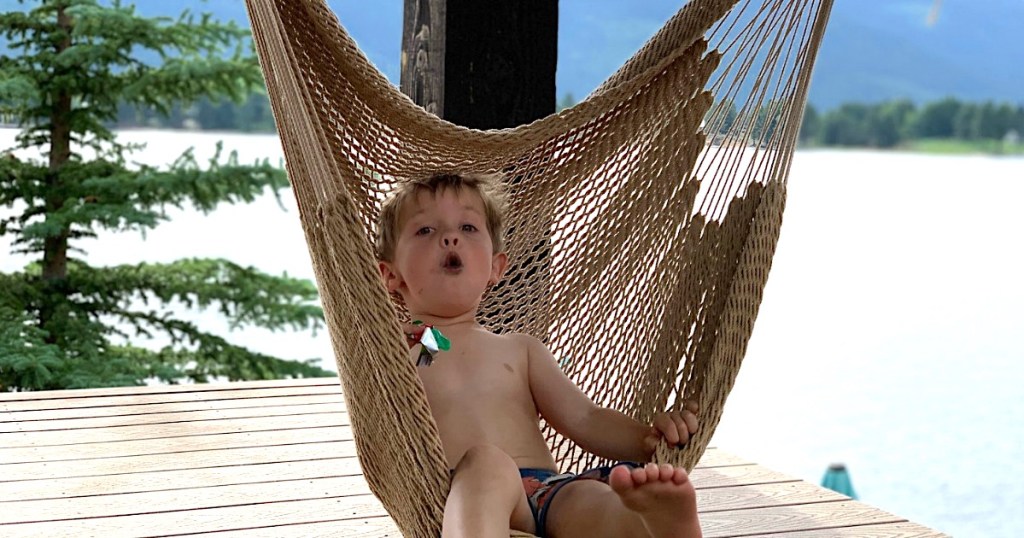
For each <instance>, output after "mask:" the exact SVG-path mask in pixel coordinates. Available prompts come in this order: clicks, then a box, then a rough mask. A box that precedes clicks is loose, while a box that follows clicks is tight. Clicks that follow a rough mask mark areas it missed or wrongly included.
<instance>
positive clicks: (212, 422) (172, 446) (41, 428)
mask: <svg viewBox="0 0 1024 538" xmlns="http://www.w3.org/2000/svg"><path fill="white" fill-rule="evenodd" d="M348 424H349V422H348V414H347V412H346V411H345V405H344V402H343V400H342V396H341V390H340V387H339V386H338V384H337V383H336V380H334V379H319V380H299V381H271V382H249V383H231V384H223V385H191V386H173V387H167V386H162V387H148V388H147V387H143V388H126V389H96V390H80V391H60V392H41V393H20V394H19V393H14V394H9V393H7V394H0V536H4V537H10V538H13V537H16V536H47V537H50V536H104V537H117V536H193V535H199V534H202V535H204V536H211V537H221V536H246V537H257V536H267V537H284V536H346V537H365V538H371V537H383V536H392V537H393V536H398V532H397V530H396V528H395V526H394V525H393V524H392V522H391V520H390V519H389V518H388V517H387V514H386V513H385V512H384V509H383V508H382V507H381V505H380V503H379V502H378V501H377V500H376V498H374V497H373V496H372V495H371V494H370V492H369V489H368V487H367V485H366V483H365V482H364V480H363V477H362V476H361V474H360V473H361V469H360V467H359V463H358V461H357V460H356V457H355V446H354V443H353V442H352V432H351V429H350V428H349V425H348ZM691 476H692V478H693V481H694V483H695V484H696V486H697V491H698V493H699V501H698V506H699V507H700V510H701V523H702V525H703V527H704V535H705V536H707V537H727V536H793V537H805V538H811V537H830V536H871V537H910V536H915V537H916V536H929V537H930V536H943V535H942V534H941V533H938V532H936V531H933V530H931V529H928V528H925V527H923V526H921V525H917V524H915V523H911V522H908V521H906V520H905V519H903V518H900V517H898V516H894V515H892V514H889V513H886V512H883V511H880V510H878V509H875V508H873V507H870V506H868V505H866V504H863V503H859V502H856V501H852V500H850V499H848V498H846V497H843V496H842V495H839V494H836V493H833V492H831V491H828V490H825V489H822V488H819V487H817V486H814V485H812V484H808V483H806V482H801V481H799V480H796V479H794V478H791V477H788V476H785V475H783V474H780V473H777V472H775V471H772V470H770V469H766V468H764V467H761V466H758V465H755V464H753V463H749V462H746V461H743V460H742V459H740V458H738V457H736V456H733V455H731V454H728V453H725V452H722V451H720V450H716V449H710V450H708V451H707V453H706V455H705V456H704V458H703V460H702V461H701V463H700V465H698V467H697V469H695V470H694V472H693V473H692V475H691Z"/></svg>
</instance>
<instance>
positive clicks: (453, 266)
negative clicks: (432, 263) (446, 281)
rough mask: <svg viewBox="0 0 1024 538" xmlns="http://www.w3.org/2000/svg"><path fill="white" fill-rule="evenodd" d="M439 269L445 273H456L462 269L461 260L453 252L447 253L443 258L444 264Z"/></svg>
mask: <svg viewBox="0 0 1024 538" xmlns="http://www.w3.org/2000/svg"><path fill="white" fill-rule="evenodd" d="M441 267H442V268H444V269H445V270H446V271H458V270H460V269H462V258H461V257H459V255H458V254H456V253H454V252H449V253H448V255H447V256H445V257H444V262H443V263H441Z"/></svg>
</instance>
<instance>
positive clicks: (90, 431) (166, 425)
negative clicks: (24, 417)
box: [0, 406, 348, 450]
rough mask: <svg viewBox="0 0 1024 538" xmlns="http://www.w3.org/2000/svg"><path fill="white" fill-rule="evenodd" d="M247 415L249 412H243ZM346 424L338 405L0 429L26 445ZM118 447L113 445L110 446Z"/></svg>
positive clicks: (3, 442)
mask: <svg viewBox="0 0 1024 538" xmlns="http://www.w3.org/2000/svg"><path fill="white" fill-rule="evenodd" d="M244 414H249V413H244ZM347 425H348V414H347V413H341V412H339V411H338V409H337V407H336V406H335V407H331V408H329V409H328V410H327V411H322V412H319V413H302V414H295V415H262V416H261V415H258V414H257V415H255V416H244V417H239V418H219V419H216V418H211V419H208V420H203V421H188V420H187V419H179V420H170V421H165V422H163V423H155V424H146V423H142V424H129V423H125V424H121V425H111V426H106V427H95V428H78V429H54V430H40V431H7V432H0V446H3V447H5V448H27V447H47V446H65V447H67V446H72V445H87V444H94V443H118V442H123V441H127V440H132V441H140V440H145V439H162V438H168V437H180V436H212V434H219V433H227V432H236V431H263V430H267V429H285V428H293V429H294V428H303V427H339V426H347ZM112 449H113V450H117V448H116V447H112Z"/></svg>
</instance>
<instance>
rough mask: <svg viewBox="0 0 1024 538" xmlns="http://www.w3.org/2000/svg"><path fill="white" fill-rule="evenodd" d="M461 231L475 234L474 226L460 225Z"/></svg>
mask: <svg viewBox="0 0 1024 538" xmlns="http://www.w3.org/2000/svg"><path fill="white" fill-rule="evenodd" d="M462 231H464V232H475V231H476V226H473V225H472V224H463V225H462Z"/></svg>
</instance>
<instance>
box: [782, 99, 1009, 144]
mask: <svg viewBox="0 0 1024 538" xmlns="http://www.w3.org/2000/svg"><path fill="white" fill-rule="evenodd" d="M1022 135H1024V105H1016V106H1015V105H1012V104H1009V103H996V102H993V101H986V102H982V103H971V102H965V101H960V100H958V99H955V98H952V97H949V98H946V99H943V100H941V101H935V102H931V103H927V104H924V105H921V106H917V105H915V104H914V103H912V102H911V101H909V100H895V101H885V102H882V103H875V104H863V103H848V104H844V105H842V106H840V107H839V108H836V109H834V110H830V111H828V112H825V113H821V112H819V111H818V110H817V109H815V108H814V107H813V106H810V105H808V106H807V109H806V110H805V112H804V121H803V125H802V127H801V130H800V142H801V143H803V144H806V145H816V146H857V147H873V148H895V147H898V146H900V145H901V144H903V143H905V142H909V141H913V140H920V139H925V138H941V139H954V140H964V141H986V140H991V141H1011V142H1012V143H1014V144H1017V143H1019V141H1020V139H1021V136H1022Z"/></svg>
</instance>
